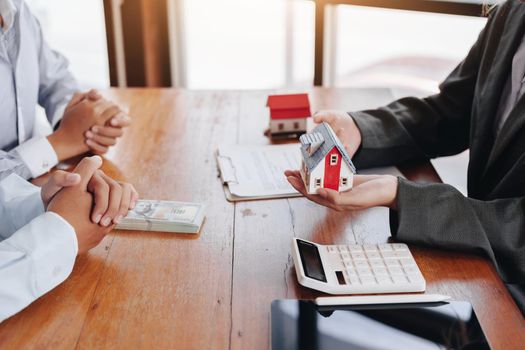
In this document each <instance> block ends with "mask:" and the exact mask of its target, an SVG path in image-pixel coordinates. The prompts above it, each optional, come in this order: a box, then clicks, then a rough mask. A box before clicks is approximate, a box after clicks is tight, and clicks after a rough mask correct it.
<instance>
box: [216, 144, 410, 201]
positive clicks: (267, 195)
mask: <svg viewBox="0 0 525 350" xmlns="http://www.w3.org/2000/svg"><path fill="white" fill-rule="evenodd" d="M217 165H218V168H219V172H220V177H221V181H222V182H223V184H224V191H225V194H226V198H227V199H228V200H229V201H231V202H235V201H246V200H255V199H272V198H289V197H298V196H301V194H300V193H298V192H297V191H296V190H295V189H294V188H293V187H292V186H291V185H290V184H289V183H288V181H287V180H286V177H285V176H284V171H285V170H289V169H299V167H300V165H301V152H300V144H298V143H294V144H286V145H266V146H253V145H252V146H246V145H227V146H221V147H219V149H218V151H217ZM358 173H362V174H390V175H394V176H402V175H401V173H400V172H399V170H398V169H397V168H396V167H386V168H375V169H366V170H363V171H362V172H361V171H359V170H358Z"/></svg>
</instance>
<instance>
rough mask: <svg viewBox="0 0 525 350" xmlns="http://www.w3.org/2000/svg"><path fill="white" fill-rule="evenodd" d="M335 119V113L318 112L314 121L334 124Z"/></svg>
mask: <svg viewBox="0 0 525 350" xmlns="http://www.w3.org/2000/svg"><path fill="white" fill-rule="evenodd" d="M334 121H335V115H333V114H332V113H328V112H323V111H321V112H317V113H316V114H315V116H314V122H316V123H317V124H321V123H328V124H332V123H333V122H334Z"/></svg>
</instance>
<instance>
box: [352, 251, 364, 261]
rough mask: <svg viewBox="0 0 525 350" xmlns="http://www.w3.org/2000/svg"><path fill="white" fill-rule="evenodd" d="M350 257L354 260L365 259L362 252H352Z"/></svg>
mask: <svg viewBox="0 0 525 350" xmlns="http://www.w3.org/2000/svg"><path fill="white" fill-rule="evenodd" d="M352 259H354V260H365V259H366V256H365V254H364V253H359V252H352Z"/></svg>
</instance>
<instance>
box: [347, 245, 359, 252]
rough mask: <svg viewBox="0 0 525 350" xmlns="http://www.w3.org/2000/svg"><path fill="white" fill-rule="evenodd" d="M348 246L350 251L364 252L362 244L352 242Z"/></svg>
mask: <svg viewBox="0 0 525 350" xmlns="http://www.w3.org/2000/svg"><path fill="white" fill-rule="evenodd" d="M347 247H348V251H349V252H351V253H353V252H359V253H362V252H363V248H361V246H360V245H358V244H351V245H349V246H347Z"/></svg>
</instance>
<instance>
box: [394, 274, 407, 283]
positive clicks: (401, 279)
mask: <svg viewBox="0 0 525 350" xmlns="http://www.w3.org/2000/svg"><path fill="white" fill-rule="evenodd" d="M392 281H394V283H407V278H406V277H405V275H392Z"/></svg>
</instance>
